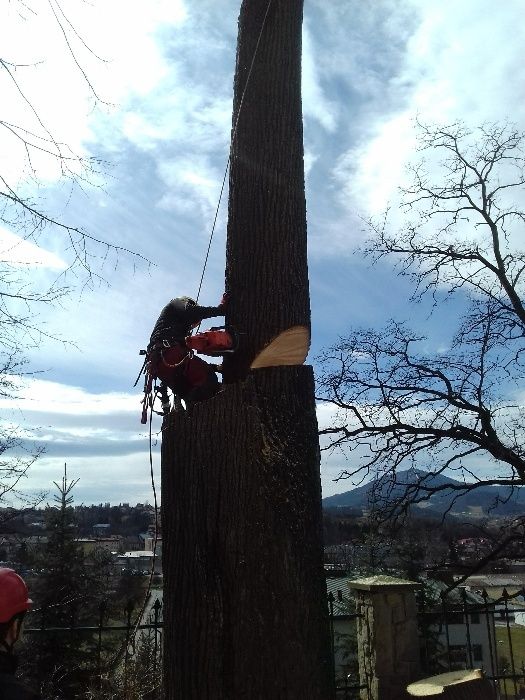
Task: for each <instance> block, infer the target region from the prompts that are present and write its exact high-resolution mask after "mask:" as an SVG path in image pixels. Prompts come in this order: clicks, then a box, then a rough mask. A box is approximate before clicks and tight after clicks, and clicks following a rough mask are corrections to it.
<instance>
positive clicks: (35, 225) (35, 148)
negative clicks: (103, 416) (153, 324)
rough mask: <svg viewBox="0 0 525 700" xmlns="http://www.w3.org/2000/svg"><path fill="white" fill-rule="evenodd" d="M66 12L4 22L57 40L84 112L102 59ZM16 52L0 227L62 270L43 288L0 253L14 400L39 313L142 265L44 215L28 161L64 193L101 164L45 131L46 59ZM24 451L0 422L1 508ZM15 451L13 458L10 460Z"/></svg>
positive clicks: (2, 346) (32, 1)
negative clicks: (81, 90) (123, 263)
mask: <svg viewBox="0 0 525 700" xmlns="http://www.w3.org/2000/svg"><path fill="white" fill-rule="evenodd" d="M82 3H83V0H81V4H82ZM71 7H72V5H71V4H68V6H67V8H66V6H65V5H62V4H61V3H60V2H59V0H47V2H46V3H41V2H39V1H38V0H10V2H9V4H8V7H7V8H6V13H5V14H4V15H3V21H4V22H7V21H8V12H9V13H11V14H10V15H9V16H11V17H15V18H16V19H17V20H18V21H19V24H18V25H17V26H22V25H27V24H29V23H35V24H36V25H38V29H39V31H40V32H49V33H50V35H49V36H46V45H48V46H51V45H54V44H56V43H58V42H60V43H61V45H62V47H63V56H64V61H65V62H70V63H71V65H72V66H73V67H74V69H75V71H76V73H77V75H78V79H79V80H80V81H82V82H83V83H84V84H85V85H86V86H87V90H88V92H89V93H90V95H91V98H92V99H91V101H92V109H95V108H96V106H97V104H98V103H99V102H100V101H103V100H101V98H100V97H99V95H98V94H97V92H96V90H95V87H94V85H93V84H92V82H91V81H90V78H89V77H88V75H89V65H90V61H96V62H98V61H103V60H104V59H102V58H100V57H99V56H97V55H96V54H95V53H94V51H93V50H92V49H91V48H90V46H89V44H88V41H87V40H86V39H84V37H83V36H82V35H81V33H80V31H79V30H78V28H77V27H75V25H74V23H73V22H72V21H71V19H70V17H69V16H68V14H67V12H70V11H71ZM7 11H8V12H7ZM44 20H45V21H44ZM48 20H51V21H50V22H49V21H48ZM19 45H20V55H19V56H11V55H5V51H4V50H2V49H0V139H2V144H3V145H4V146H5V147H6V148H7V151H8V152H9V153H12V152H13V153H17V154H18V157H17V158H15V160H16V162H15V163H13V159H12V158H11V157H10V158H5V159H4V160H3V161H2V163H3V165H0V228H3V229H5V230H7V231H8V232H10V233H11V234H16V235H17V236H19V237H20V238H22V239H23V240H26V241H29V242H35V243H38V241H39V237H40V236H41V234H42V232H43V231H44V230H45V231H46V233H49V234H50V235H51V236H52V237H53V238H55V239H56V240H59V239H60V240H61V241H62V242H61V244H60V248H61V249H62V250H63V251H64V252H63V256H64V257H65V261H66V264H67V270H65V271H63V272H61V273H60V274H59V275H58V277H57V278H56V279H55V280H54V281H52V282H50V283H45V282H39V281H36V279H35V275H34V274H33V272H34V271H33V268H32V267H31V265H27V264H24V262H23V260H18V259H17V255H16V252H17V250H16V243H15V244H14V248H12V249H9V245H7V246H5V245H4V246H3V250H2V252H1V253H0V395H3V396H6V395H11V396H12V395H13V394H15V393H16V387H17V377H19V376H20V374H21V372H22V366H23V364H24V362H23V351H24V348H27V347H28V346H30V345H32V346H34V345H38V344H39V343H40V342H41V341H42V340H43V338H45V337H52V338H53V337H54V334H53V331H52V330H51V331H50V330H46V329H45V328H44V327H43V325H42V324H41V323H40V321H39V316H38V313H39V309H41V308H42V307H43V306H48V305H53V304H56V303H57V302H59V301H60V300H61V299H62V298H63V297H64V295H65V294H67V293H68V292H70V291H71V289H72V287H74V286H78V285H80V286H81V287H84V286H85V285H86V284H87V285H90V284H91V283H92V282H93V281H94V280H95V279H98V280H102V277H101V269H102V264H103V263H104V262H106V261H107V260H108V258H109V259H111V260H112V261H113V262H114V263H115V264H116V262H117V260H118V258H119V256H120V255H121V254H126V255H130V256H134V257H139V258H140V257H141V256H137V254H136V253H134V252H133V251H131V250H128V249H126V248H123V247H121V246H119V245H117V244H114V243H112V242H111V240H105V239H104V238H103V237H101V236H98V235H96V233H93V232H90V231H87V230H85V229H84V228H82V227H79V226H77V225H76V224H73V223H70V222H69V221H68V220H67V216H68V214H67V212H66V213H65V214H61V215H60V216H58V215H57V214H55V213H53V212H52V211H50V210H49V206H48V205H49V203H48V201H47V199H46V191H47V190H46V188H47V186H46V183H45V182H42V181H41V179H40V178H39V175H38V170H39V169H38V167H37V166H36V165H35V163H41V162H42V158H45V159H47V161H46V162H48V163H51V164H52V165H53V167H54V169H55V170H56V172H57V175H58V183H56V184H59V185H60V186H62V187H64V186H67V187H68V188H69V189H70V190H71V193H72V192H74V191H75V190H77V189H79V188H81V189H84V190H86V191H88V190H89V189H92V188H93V187H99V186H100V182H101V181H102V178H101V175H102V173H103V169H104V163H102V162H101V160H100V159H98V158H97V157H91V156H86V155H84V154H78V153H75V152H74V150H73V149H72V148H70V146H68V144H67V143H64V142H63V141H62V140H61V138H60V135H59V134H56V133H54V132H53V128H52V127H51V126H50V125H49V124H48V123H46V119H45V117H44V116H43V114H42V113H41V110H40V109H39V104H38V100H36V99H35V96H34V95H33V94H32V93H31V85H32V83H31V81H29V82H26V77H28V76H31V75H32V74H34V73H35V71H36V70H37V69H38V67H39V65H40V64H41V63H43V62H45V60H46V56H42V57H41V59H38V60H37V61H36V62H35V61H34V60H33V58H32V59H31V60H25V58H24V55H23V53H24V46H23V42H22V41H20V42H19ZM4 48H5V47H4ZM63 99H64V105H63V106H62V109H63V110H64V111H66V110H67V101H68V99H69V96H68V94H67V90H64V93H63ZM13 105H15V106H16V109H15V112H16V114H17V115H18V121H17V123H13V121H12V119H10V118H8V117H7V116H6V113H7V110H8V108H9V107H12V106H13ZM59 108H60V105H59ZM15 240H16V239H15ZM143 260H144V259H143ZM146 262H147V261H146ZM42 285H43V286H42ZM55 339H56V338H55ZM23 445H24V441H23V440H22V439H21V437H20V434H19V433H17V431H16V428H15V427H14V426H10V425H7V424H5V423H2V424H0V504H2V505H4V504H5V503H6V500H7V497H8V494H11V495H13V494H15V493H16V492H17V490H18V488H19V487H20V485H21V483H22V480H23V477H24V475H25V474H26V473H27V469H28V468H29V466H30V464H32V462H33V461H34V459H35V458H36V457H37V456H38V454H39V453H40V452H39V450H38V449H36V450H35V451H34V452H33V451H31V454H29V455H25V456H24V449H23ZM13 453H15V454H18V456H16V457H11V456H9V455H12V454H13Z"/></svg>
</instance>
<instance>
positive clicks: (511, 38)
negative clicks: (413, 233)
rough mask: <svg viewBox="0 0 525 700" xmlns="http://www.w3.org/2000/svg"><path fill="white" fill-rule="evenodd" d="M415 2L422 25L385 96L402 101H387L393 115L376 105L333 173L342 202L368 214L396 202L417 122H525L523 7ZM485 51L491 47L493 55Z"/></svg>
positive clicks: (447, 0) (486, 2)
mask: <svg viewBox="0 0 525 700" xmlns="http://www.w3.org/2000/svg"><path fill="white" fill-rule="evenodd" d="M411 4H412V6H413V9H414V12H415V15H416V16H419V18H420V22H419V25H418V26H417V29H416V30H415V31H414V32H413V34H412V36H411V37H410V38H409V40H408V42H407V44H406V47H405V52H404V57H403V61H402V63H401V64H400V65H399V67H398V69H397V70H396V72H395V73H394V75H392V76H390V77H389V78H388V80H385V82H384V84H383V92H384V94H385V96H392V95H395V94H396V93H398V94H399V102H398V104H397V105H396V104H395V103H394V104H393V105H392V104H391V106H390V108H388V101H387V102H386V106H387V110H386V113H385V111H384V110H381V109H379V106H380V105H379V104H378V105H377V107H378V109H377V110H376V111H375V113H373V114H371V115H370V116H371V119H369V120H368V122H367V123H366V124H365V125H364V129H363V131H362V135H361V138H360V142H359V144H358V145H357V146H355V145H354V146H352V147H351V148H350V149H349V150H348V151H347V152H346V153H344V154H343V155H342V156H341V157H340V158H339V160H338V162H337V164H336V167H335V169H334V177H335V180H336V182H337V183H338V184H339V186H340V187H341V188H342V190H341V191H342V199H343V201H345V202H346V204H347V206H349V207H351V208H352V209H353V210H355V209H356V208H358V209H359V210H360V211H362V212H363V213H365V214H375V215H377V214H378V213H380V212H381V211H383V210H384V209H385V208H386V206H387V205H388V204H389V202H390V201H391V200H392V199H393V198H395V196H396V190H397V187H398V185H399V184H401V183H402V181H403V168H404V166H405V164H406V163H407V162H408V161H409V159H411V157H412V156H413V152H414V144H415V140H414V137H415V134H414V128H415V127H414V119H415V117H418V119H419V120H420V121H422V122H423V123H450V122H452V121H455V120H458V119H463V120H465V121H466V123H467V124H469V125H471V126H477V125H479V124H481V123H483V122H485V121H504V120H505V119H507V118H510V119H511V120H512V121H515V122H517V123H518V125H523V124H524V123H525V107H524V103H523V99H522V94H520V90H517V89H516V83H515V81H513V80H510V79H509V76H511V75H513V74H516V73H517V72H519V71H520V70H521V64H522V55H521V54H522V51H521V46H522V45H523V42H524V41H525V25H524V23H523V22H522V21H521V17H522V11H523V7H522V4H521V3H520V2H516V1H511V2H508V3H505V5H502V6H501V7H499V8H498V12H494V6H493V4H492V3H491V2H489V0H483V1H482V2H479V3H472V2H464V3H460V4H458V3H455V2H453V1H452V0H444V2H441V3H438V4H435V3H434V4H432V3H427V2H424V1H423V0H412V1H411ZM394 14H395V12H394ZM480 47H490V52H489V54H490V57H489V54H488V53H487V51H482V50H480ZM392 107H394V109H392Z"/></svg>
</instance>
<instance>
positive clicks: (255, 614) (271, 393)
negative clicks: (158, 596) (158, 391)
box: [162, 367, 332, 700]
mask: <svg viewBox="0 0 525 700" xmlns="http://www.w3.org/2000/svg"><path fill="white" fill-rule="evenodd" d="M312 392H313V377H312V371H311V368H310V367H281V368H270V369H261V370H257V371H255V372H253V373H252V375H251V376H250V377H249V379H248V380H247V381H246V382H245V383H243V384H231V385H228V386H227V387H226V390H225V391H224V392H223V393H221V394H220V395H218V396H216V397H215V398H214V399H212V400H210V401H208V402H206V403H203V404H200V405H198V406H196V407H195V408H194V409H193V410H192V412H191V414H190V415H185V414H179V413H175V414H172V416H171V417H170V419H169V421H167V426H166V428H167V430H166V433H167V435H169V436H172V439H166V438H165V439H164V442H163V464H164V465H165V469H164V474H163V493H162V504H163V533H164V538H165V540H166V545H167V546H166V547H165V549H164V567H165V601H166V602H165V611H164V627H165V633H164V640H165V649H166V655H165V682H166V686H165V687H166V690H167V695H166V697H167V698H185V700H192V699H194V700H197V699H199V700H201V699H205V698H217V699H219V698H220V699H221V700H226V699H231V700H239V699H240V698H246V699H247V700H270V698H271V699H272V700H273V699H274V698H275V700H278V699H279V698H283V699H284V698H287V699H289V700H297V699H298V698H302V699H304V700H309V699H310V698H311V699H312V700H314V699H315V700H327V699H328V698H329V697H330V693H329V690H328V689H329V688H330V685H331V683H332V678H331V665H330V658H329V643H328V634H327V625H326V603H325V600H326V590H325V588H324V586H325V583H324V579H323V571H322V566H321V552H320V529H321V522H320V515H319V514H320V509H319V454H318V445H317V436H316V425H317V424H316V416H315V406H314V405H313V403H312V400H311V396H312ZM283 396H286V397H288V400H286V401H283Z"/></svg>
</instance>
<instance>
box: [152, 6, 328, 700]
mask: <svg viewBox="0 0 525 700" xmlns="http://www.w3.org/2000/svg"><path fill="white" fill-rule="evenodd" d="M267 8H268V0H245V1H244V3H243V5H242V8H241V15H240V21H239V44H238V55H237V69H236V76H235V96H234V124H235V121H236V114H237V110H238V108H239V105H240V103H241V99H242V95H243V92H244V88H245V85H246V79H247V75H248V72H249V68H250V65H251V61H252V58H253V56H254V52H255V47H256V44H257V39H258V37H259V33H260V29H261V26H262V25H263V20H264V17H265V12H266V9H267ZM301 20H302V0H272V2H271V4H270V10H269V12H268V15H267V17H266V22H265V26H264V31H263V33H262V35H261V41H260V44H259V48H258V51H257V55H256V57H255V61H254V67H253V71H252V73H251V77H250V80H249V84H248V88H247V90H246V92H245V93H244V99H242V110H241V113H240V118H239V121H238V128H237V132H236V136H235V139H234V143H233V149H232V163H231V173H230V201H229V223H228V243H227V271H226V280H227V290H228V291H229V292H231V305H230V308H229V309H228V316H227V321H228V322H229V323H232V324H233V325H234V326H235V328H236V329H237V330H238V331H240V333H241V346H240V348H239V351H238V352H236V353H235V354H234V355H232V356H230V357H228V358H226V361H225V381H226V383H225V384H224V386H223V390H222V391H221V392H220V393H219V394H217V395H216V396H215V397H214V398H213V399H210V400H209V401H205V402H202V403H200V404H197V405H195V406H194V407H193V408H192V409H191V412H186V413H184V412H181V413H174V414H172V415H171V416H169V418H167V419H166V421H165V423H164V426H163V445H162V470H163V472H162V526H163V539H164V545H163V549H164V556H163V567H164V600H165V606H164V659H165V663H164V689H165V697H166V699H167V700H171V699H172V698H173V699H175V698H176V699H177V700H180V699H182V698H183V699H184V700H207V699H213V700H215V699H216V700H241V699H242V698H245V699H246V700H270V698H271V699H272V700H274V699H275V700H279V699H281V698H282V699H283V700H297V699H298V698H301V699H302V700H328V699H329V698H331V697H332V696H333V673H332V660H331V656H330V643H329V628H328V615H327V605H326V588H325V581H324V573H323V566H322V563H323V560H322V539H321V538H322V534H321V533H322V530H321V525H322V523H321V489H320V478H319V462H320V459H319V445H318V437H317V420H316V413H315V399H314V381H313V373H312V369H311V367H304V366H289V367H269V368H264V369H257V370H250V364H251V362H252V360H253V358H254V357H255V355H256V354H257V353H258V352H259V351H260V350H261V349H262V348H263V347H264V345H265V344H267V343H268V341H269V340H271V339H272V338H273V337H274V336H276V335H278V334H279V333H280V332H282V331H283V330H286V329H288V328H289V327H290V326H294V325H299V326H301V325H302V326H305V327H307V328H308V329H309V326H310V311H309V292H308V272H307V260H306V212H305V200H304V172H303V151H302V122H301V104H300V43H301V42H300V39H301Z"/></svg>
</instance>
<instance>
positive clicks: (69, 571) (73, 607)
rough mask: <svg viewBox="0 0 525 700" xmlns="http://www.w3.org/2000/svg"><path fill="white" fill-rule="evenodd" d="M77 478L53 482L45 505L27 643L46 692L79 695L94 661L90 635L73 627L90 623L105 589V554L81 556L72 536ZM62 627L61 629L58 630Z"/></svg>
mask: <svg viewBox="0 0 525 700" xmlns="http://www.w3.org/2000/svg"><path fill="white" fill-rule="evenodd" d="M77 482H78V479H76V480H68V478H67V470H66V467H65V468H64V476H63V477H62V482H61V484H59V483H57V482H54V483H55V486H56V488H57V491H58V493H57V495H55V496H54V501H55V505H53V506H50V507H48V508H47V509H46V524H47V531H48V540H47V544H46V545H45V546H44V547H43V549H42V551H41V553H40V554H39V556H38V559H39V562H38V563H37V567H38V568H39V569H40V571H41V575H40V576H39V577H38V579H37V580H36V582H35V585H34V587H33V589H32V597H33V599H34V601H35V609H36V611H37V614H38V613H40V620H38V621H37V623H36V624H37V625H38V626H41V627H42V628H44V629H45V631H44V632H42V633H40V634H38V635H35V636H33V638H32V639H31V641H30V645H29V649H28V652H29V653H28V654H27V656H28V658H29V659H30V662H29V665H30V668H29V671H28V672H29V675H30V676H32V677H33V680H37V681H38V682H39V683H40V684H41V685H42V689H43V695H44V697H46V698H54V699H55V698H57V699H58V698H73V697H80V693H81V688H82V686H83V684H85V682H86V681H87V680H88V679H89V678H90V676H91V675H92V674H93V670H94V668H95V667H96V665H97V654H96V639H95V637H94V636H92V635H90V634H89V633H86V632H84V631H77V632H75V628H76V627H80V626H88V625H95V624H96V623H97V620H98V614H99V604H100V600H101V599H102V598H103V596H104V595H105V594H107V593H108V591H107V580H108V571H109V569H108V566H109V560H108V558H107V557H102V558H101V557H99V556H98V554H96V555H95V556H93V557H91V556H90V557H87V556H84V553H83V551H82V549H81V547H80V546H79V544H78V542H77V540H76V537H77V522H76V518H75V510H74V508H73V507H72V503H73V496H72V491H73V488H74V487H75V485H76V483H77ZM64 628H66V630H64Z"/></svg>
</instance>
